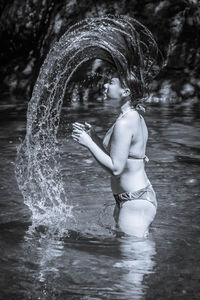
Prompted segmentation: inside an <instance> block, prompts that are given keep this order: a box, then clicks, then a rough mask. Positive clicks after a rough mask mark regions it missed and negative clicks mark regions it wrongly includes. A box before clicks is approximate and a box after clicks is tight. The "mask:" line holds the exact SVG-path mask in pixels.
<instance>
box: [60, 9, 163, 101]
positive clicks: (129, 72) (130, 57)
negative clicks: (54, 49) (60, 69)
mask: <svg viewBox="0 0 200 300" xmlns="http://www.w3.org/2000/svg"><path fill="white" fill-rule="evenodd" d="M65 38H66V39H67V43H69V45H70V47H71V48H70V51H71V52H70V53H73V56H72V57H73V62H74V64H77V62H78V65H79V66H80V65H81V64H82V63H84V62H86V61H88V60H92V59H101V60H102V61H104V62H106V63H107V64H108V65H109V66H110V67H111V68H112V69H114V70H115V71H116V72H117V74H118V76H117V77H118V78H119V79H120V82H121V83H122V86H123V87H128V88H129V89H130V91H131V103H132V105H133V106H136V105H137V104H138V103H141V102H143V100H144V99H145V98H146V97H147V96H148V88H149V83H150V82H151V81H152V79H153V78H154V77H155V76H156V75H157V74H158V72H159V71H160V69H161V68H162V67H163V66H164V59H163V56H162V54H161V51H160V50H159V49H158V46H157V43H156V41H155V39H154V37H153V34H152V33H151V32H150V31H149V30H148V29H147V28H146V26H144V25H143V24H141V23H140V22H139V21H137V20H136V19H134V18H132V17H129V16H127V15H110V14H108V15H104V16H101V17H91V18H86V19H84V20H82V21H80V22H78V23H76V24H74V25H73V26H71V27H70V28H69V29H68V30H67V32H66V33H65V35H64V36H63V37H62V39H63V40H65ZM71 40H72V41H71ZM74 40H76V42H74ZM65 47H66V45H65ZM71 61H72V59H71ZM72 66H73V64H72ZM71 68H72V67H71ZM76 68H77V67H76ZM68 70H69V71H70V68H69V66H68ZM74 70H75V69H74ZM74 70H73V72H75V71H74ZM69 71H68V72H69Z"/></svg>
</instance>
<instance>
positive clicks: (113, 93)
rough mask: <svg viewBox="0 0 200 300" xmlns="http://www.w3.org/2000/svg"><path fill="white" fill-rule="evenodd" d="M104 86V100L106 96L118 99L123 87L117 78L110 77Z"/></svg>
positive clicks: (120, 96)
mask: <svg viewBox="0 0 200 300" xmlns="http://www.w3.org/2000/svg"><path fill="white" fill-rule="evenodd" d="M104 88H105V91H104V100H105V99H108V98H110V99H116V100H120V99H121V98H122V93H123V91H124V89H123V88H122V87H121V83H120V80H119V78H116V77H113V78H111V79H110V81H109V82H108V83H106V84H104Z"/></svg>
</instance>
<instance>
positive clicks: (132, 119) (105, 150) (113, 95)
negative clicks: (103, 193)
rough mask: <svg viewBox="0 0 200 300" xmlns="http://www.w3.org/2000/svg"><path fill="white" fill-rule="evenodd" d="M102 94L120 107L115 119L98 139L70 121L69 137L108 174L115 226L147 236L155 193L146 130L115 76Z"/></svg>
mask: <svg viewBox="0 0 200 300" xmlns="http://www.w3.org/2000/svg"><path fill="white" fill-rule="evenodd" d="M104 87H105V93H104V97H105V98H107V99H113V100H115V101H116V104H117V105H118V107H119V108H120V114H119V117H118V118H117V120H116V122H115V123H114V124H113V125H112V127H111V128H110V129H109V130H108V132H107V133H106V135H105V137H104V139H103V140H101V139H100V138H99V137H98V136H97V134H96V132H95V130H94V128H93V127H92V126H91V125H90V124H88V123H85V125H84V124H81V123H78V122H75V123H74V124H73V132H72V138H73V139H74V140H75V141H77V142H78V143H79V144H80V145H82V146H84V147H86V148H88V150H89V151H90V152H91V153H92V155H93V156H94V158H95V159H96V160H97V162H98V163H99V164H100V165H101V166H102V167H103V168H104V169H106V170H107V171H108V172H109V173H110V174H111V188H112V192H113V195H114V198H115V200H116V205H115V209H114V214H113V216H114V219H115V221H116V226H117V228H119V229H120V230H121V231H123V232H124V233H126V234H129V235H134V236H137V237H145V236H147V235H148V232H149V226H150V224H151V223H152V221H153V220H154V218H155V215H156V210H157V199H156V193H155V191H154V189H153V187H152V185H151V183H150V181H149V179H148V177H147V174H146V172H145V162H148V160H149V159H148V157H147V156H146V155H145V151H146V143H147V139H148V130H147V126H146V123H145V120H144V118H143V117H142V116H141V115H140V113H139V112H138V111H137V105H134V103H135V102H134V101H133V100H132V99H133V95H131V94H132V93H131V90H130V89H129V87H128V86H127V85H125V84H124V82H122V81H121V80H120V78H118V77H114V78H112V80H111V81H110V82H109V83H107V84H105V85H104Z"/></svg>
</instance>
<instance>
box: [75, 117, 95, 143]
mask: <svg viewBox="0 0 200 300" xmlns="http://www.w3.org/2000/svg"><path fill="white" fill-rule="evenodd" d="M72 126H73V132H72V138H73V140H75V141H76V142H78V143H79V144H81V145H82V146H84V147H87V148H89V145H90V144H91V142H92V138H91V137H90V135H89V134H88V133H87V132H86V129H85V125H83V124H81V123H78V122H75V123H73V124H72Z"/></svg>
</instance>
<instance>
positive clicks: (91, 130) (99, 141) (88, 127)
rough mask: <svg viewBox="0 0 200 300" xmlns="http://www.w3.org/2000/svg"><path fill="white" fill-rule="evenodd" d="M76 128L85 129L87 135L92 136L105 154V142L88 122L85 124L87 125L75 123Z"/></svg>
mask: <svg viewBox="0 0 200 300" xmlns="http://www.w3.org/2000/svg"><path fill="white" fill-rule="evenodd" d="M74 126H75V127H77V128H83V127H85V129H86V131H87V133H88V134H89V135H90V137H91V138H92V139H93V141H94V142H95V143H96V144H97V145H98V146H99V148H101V150H103V151H104V152H105V148H104V146H103V140H102V139H101V138H100V137H99V136H98V135H97V133H96V131H95V130H94V128H93V126H92V125H91V124H89V123H87V122H85V125H83V124H81V123H78V122H75V123H74Z"/></svg>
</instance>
